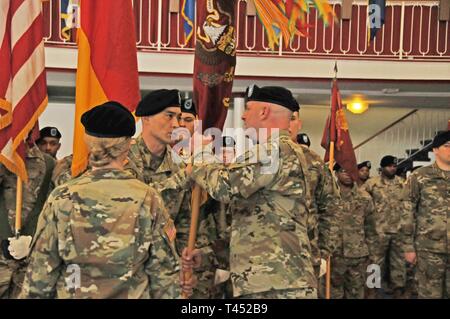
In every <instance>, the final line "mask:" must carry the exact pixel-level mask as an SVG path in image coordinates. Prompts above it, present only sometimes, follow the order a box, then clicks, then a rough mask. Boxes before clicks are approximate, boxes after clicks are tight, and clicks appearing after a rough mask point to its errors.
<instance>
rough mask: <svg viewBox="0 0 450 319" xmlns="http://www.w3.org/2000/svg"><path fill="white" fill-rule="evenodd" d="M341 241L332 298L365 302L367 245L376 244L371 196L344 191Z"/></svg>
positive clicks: (355, 188) (359, 191)
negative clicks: (369, 243) (363, 300)
mask: <svg viewBox="0 0 450 319" xmlns="http://www.w3.org/2000/svg"><path fill="white" fill-rule="evenodd" d="M340 193H341V199H342V210H340V212H339V213H340V218H339V219H340V221H341V224H340V225H341V227H340V234H339V235H340V236H339V237H340V238H339V241H338V247H337V251H336V253H335V254H334V255H333V258H332V259H331V265H332V267H331V298H333V299H342V298H346V299H364V287H365V282H366V268H367V256H368V255H369V249H368V245H367V243H368V242H371V243H372V242H374V241H375V240H376V237H377V234H376V232H374V229H375V227H374V223H375V221H374V220H373V217H374V216H373V215H374V209H375V208H374V205H373V201H372V199H371V197H370V195H369V194H367V193H366V192H365V191H364V190H362V189H361V188H359V187H358V185H356V184H355V185H353V188H352V189H351V190H349V191H344V190H343V189H342V188H341V192H340Z"/></svg>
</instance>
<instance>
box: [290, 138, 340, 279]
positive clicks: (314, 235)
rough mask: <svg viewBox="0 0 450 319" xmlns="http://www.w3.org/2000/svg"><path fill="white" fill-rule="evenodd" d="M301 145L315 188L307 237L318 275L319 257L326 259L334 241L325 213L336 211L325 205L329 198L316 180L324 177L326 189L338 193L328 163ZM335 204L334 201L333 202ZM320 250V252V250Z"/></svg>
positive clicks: (317, 274)
mask: <svg viewBox="0 0 450 319" xmlns="http://www.w3.org/2000/svg"><path fill="white" fill-rule="evenodd" d="M299 146H300V147H302V149H303V152H304V153H305V154H306V155H307V156H306V165H307V166H308V167H310V174H311V183H312V184H311V189H313V190H316V192H315V193H314V194H313V195H314V197H315V201H313V202H312V204H315V206H313V207H312V208H311V209H310V210H309V211H308V213H309V214H308V237H309V240H310V243H311V255H312V257H313V266H314V272H315V274H316V276H317V277H318V276H319V273H320V262H321V259H322V258H323V259H326V258H327V257H328V256H329V255H331V250H330V247H329V245H330V244H329V243H330V242H331V243H334V242H335V240H333V239H332V238H330V236H331V235H332V234H331V233H330V232H329V231H328V228H327V227H326V225H327V222H328V220H327V218H328V217H329V214H328V213H327V210H330V209H331V210H334V211H336V212H337V209H336V207H327V206H329V205H330V200H329V199H328V198H327V194H323V193H322V192H323V188H318V182H319V181H320V180H321V179H324V180H325V181H327V183H330V184H331V185H329V186H327V188H326V189H328V188H329V187H332V189H333V193H335V195H338V191H337V185H336V183H334V181H333V180H330V176H331V174H330V171H329V169H328V165H325V164H324V162H323V160H322V159H321V158H320V156H319V155H318V154H316V153H314V152H313V151H312V150H310V149H309V148H308V147H306V146H305V145H299ZM317 167H323V168H321V169H318V168H317ZM324 171H325V173H326V175H325V176H321V174H323V172H324ZM334 205H336V203H334ZM337 217H338V214H336V218H337ZM322 223H324V224H325V227H321V224H322ZM321 251H322V252H321ZM322 255H323V256H322Z"/></svg>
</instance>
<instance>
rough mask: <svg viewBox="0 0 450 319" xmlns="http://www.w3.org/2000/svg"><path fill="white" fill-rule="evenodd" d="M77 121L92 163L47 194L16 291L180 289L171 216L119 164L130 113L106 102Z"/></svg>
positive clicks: (85, 293) (152, 292)
mask: <svg viewBox="0 0 450 319" xmlns="http://www.w3.org/2000/svg"><path fill="white" fill-rule="evenodd" d="M105 119H108V121H105ZM81 122H82V124H83V125H84V127H85V129H86V143H87V145H88V148H89V150H90V164H91V166H92V170H90V171H88V172H86V173H85V174H83V175H82V176H81V177H78V178H75V179H72V180H71V181H69V182H68V183H66V184H63V185H62V186H59V187H57V188H56V189H55V190H54V191H53V192H52V194H51V195H50V197H49V199H48V201H47V203H46V205H45V207H44V210H43V212H42V214H41V217H40V219H39V224H38V229H37V232H36V236H35V238H34V241H33V243H32V250H31V254H30V258H29V259H30V264H29V267H28V270H27V275H26V279H25V282H24V287H23V291H22V293H21V297H22V298H53V297H57V298H177V297H179V296H180V285H179V274H178V270H179V264H178V255H177V253H176V251H175V247H174V243H175V237H176V235H175V233H176V229H175V227H174V224H173V221H172V220H171V219H170V217H169V215H168V213H167V212H166V210H165V209H164V205H163V202H162V199H161V198H160V197H159V195H158V194H157V193H156V191H155V190H154V189H153V188H151V187H149V186H147V185H145V184H144V183H142V182H140V181H138V180H137V179H135V178H134V177H133V176H132V175H131V174H129V173H128V172H126V171H124V170H123V167H124V161H125V160H126V156H127V153H128V150H129V147H130V141H131V136H133V135H134V133H135V123H134V118H133V115H132V114H131V113H130V112H129V111H128V110H127V109H126V108H125V107H123V106H122V105H120V104H119V103H117V102H107V103H105V104H103V105H99V106H97V107H95V108H93V109H92V110H90V111H88V112H86V113H85V114H83V116H82V118H81ZM74 276H75V277H74ZM76 276H77V277H76Z"/></svg>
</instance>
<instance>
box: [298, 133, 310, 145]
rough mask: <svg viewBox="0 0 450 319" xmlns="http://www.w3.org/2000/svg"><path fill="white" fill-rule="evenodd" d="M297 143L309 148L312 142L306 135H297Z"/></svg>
mask: <svg viewBox="0 0 450 319" xmlns="http://www.w3.org/2000/svg"><path fill="white" fill-rule="evenodd" d="M297 143H298V144H303V145H307V146H308V147H309V146H311V141H310V140H309V137H308V135H307V134H305V133H298V134H297Z"/></svg>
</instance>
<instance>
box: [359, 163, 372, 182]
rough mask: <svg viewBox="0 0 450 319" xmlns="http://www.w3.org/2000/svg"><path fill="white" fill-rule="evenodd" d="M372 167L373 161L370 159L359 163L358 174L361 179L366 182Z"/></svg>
mask: <svg viewBox="0 0 450 319" xmlns="http://www.w3.org/2000/svg"><path fill="white" fill-rule="evenodd" d="M371 168H372V163H370V162H369V161H364V162H361V163H359V164H358V174H359V180H360V181H361V182H362V183H363V184H364V183H365V182H367V181H368V180H369V178H370V169H371Z"/></svg>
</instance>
